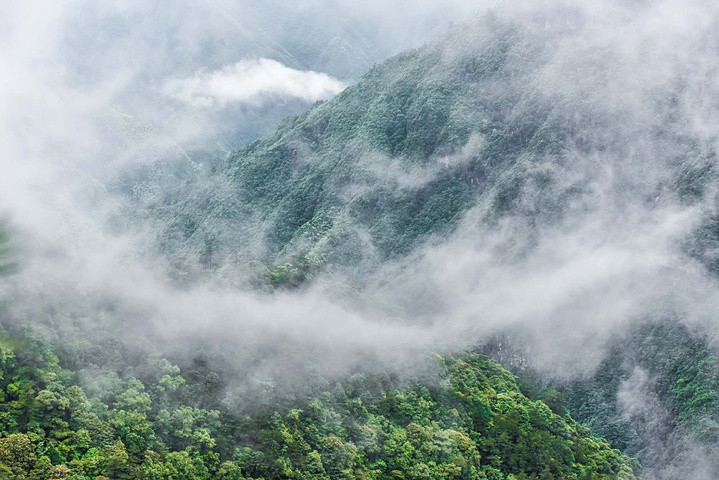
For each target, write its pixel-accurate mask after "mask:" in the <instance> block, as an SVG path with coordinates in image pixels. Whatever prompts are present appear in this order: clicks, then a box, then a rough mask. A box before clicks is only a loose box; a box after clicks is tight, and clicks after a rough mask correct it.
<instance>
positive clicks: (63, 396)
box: [0, 2, 719, 480]
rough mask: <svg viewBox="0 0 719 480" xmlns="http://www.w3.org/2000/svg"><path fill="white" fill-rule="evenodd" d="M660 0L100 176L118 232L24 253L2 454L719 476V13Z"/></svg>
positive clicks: (439, 50)
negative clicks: (668, 7)
mask: <svg viewBox="0 0 719 480" xmlns="http://www.w3.org/2000/svg"><path fill="white" fill-rule="evenodd" d="M558 3H559V2H558ZM629 4H630V6H620V7H617V8H618V10H617V11H615V10H610V11H609V12H608V13H611V14H612V15H615V16H611V15H609V16H608V17H607V18H605V17H603V16H601V15H596V11H595V10H592V9H591V8H590V9H589V10H585V9H582V8H580V7H574V6H567V5H564V4H562V5H560V6H557V7H556V8H549V7H547V8H544V9H543V8H538V9H537V10H533V9H531V8H528V9H527V10H523V9H519V10H517V11H515V10H512V9H511V8H509V7H507V8H506V9H505V7H504V6H503V5H502V6H499V7H497V8H495V9H493V10H492V11H490V12H489V13H487V14H485V15H482V16H479V17H477V18H474V19H471V20H468V21H467V22H465V23H461V24H456V25H453V26H452V27H451V28H450V29H449V31H448V32H447V33H446V34H445V35H444V36H443V37H441V38H440V39H438V40H437V41H434V42H432V43H429V44H426V45H424V46H421V47H419V48H416V49H414V50H411V51H407V52H405V53H402V54H400V55H398V56H396V57H393V58H391V59H389V60H388V61H386V62H384V63H382V64H380V65H377V66H374V67H373V68H371V69H370V70H369V71H368V72H367V73H366V74H365V75H364V76H363V77H362V78H361V79H360V81H358V82H357V83H356V84H354V85H351V86H350V87H348V88H346V89H345V90H343V91H342V92H341V93H340V94H338V95H337V96H336V97H335V98H333V99H332V100H329V101H325V102H318V103H317V104H315V105H314V106H313V107H312V108H310V109H309V110H308V111H307V112H305V113H304V114H302V115H300V116H297V117H292V118H288V119H286V120H284V121H283V123H282V124H281V125H280V126H279V127H278V129H277V131H276V132H275V133H274V134H273V135H271V136H269V137H266V138H264V139H261V140H258V141H256V142H254V143H252V144H250V145H248V146H246V147H244V148H242V149H240V150H238V151H235V152H233V153H231V154H230V155H229V156H228V157H227V159H226V160H225V161H224V162H222V163H221V164H217V165H215V166H214V168H213V169H212V171H211V172H207V174H205V173H206V172H204V171H201V170H198V171H193V172H190V173H188V172H187V171H184V170H183V171H175V170H174V169H175V168H178V165H184V164H183V163H182V162H184V160H185V159H183V160H181V161H179V162H178V163H173V162H169V163H168V161H167V159H161V161H158V162H157V163H154V164H153V163H148V164H143V165H141V167H139V168H132V169H129V171H128V170H123V171H122V172H121V173H120V174H118V175H117V176H115V177H113V178H112V181H110V182H108V183H107V184H106V185H102V186H101V188H100V187H97V186H95V185H94V184H93V186H92V189H93V190H92V193H93V195H88V196H87V198H89V200H85V201H87V203H92V201H93V200H94V199H95V198H99V197H100V195H99V194H98V195H97V196H94V194H95V191H96V190H102V191H103V192H104V193H105V192H106V193H107V195H108V196H109V198H111V199H112V202H113V203H112V205H111V207H109V208H107V211H108V212H109V213H108V216H109V221H107V222H102V223H101V224H100V227H99V228H97V230H98V232H95V231H94V230H92V234H93V235H95V236H92V235H88V236H87V237H83V236H82V235H79V234H78V235H77V236H78V237H79V238H80V241H77V242H74V236H75V234H76V232H71V233H70V234H68V235H66V236H64V237H62V238H61V239H60V240H58V241H57V244H54V243H53V242H52V241H47V240H46V238H44V239H43V240H45V241H46V243H42V242H37V243H33V242H27V248H28V249H29V250H31V251H33V252H35V253H36V255H35V257H31V258H28V259H27V261H26V262H24V263H23V256H22V255H20V256H19V258H18V259H16V258H14V257H13V260H12V261H11V262H10V261H8V262H3V261H2V259H0V269H1V270H2V271H3V273H13V272H14V271H16V270H19V272H20V273H19V274H18V275H17V276H11V277H2V278H1V279H0V281H1V282H3V285H2V288H1V289H0V290H1V291H2V293H3V298H2V302H3V303H1V304H0V308H2V310H0V323H1V326H2V330H0V338H1V341H0V360H1V362H2V364H1V366H0V367H1V368H0V370H2V375H0V389H1V390H0V396H2V401H1V402H0V430H1V431H0V437H1V438H0V467H1V468H0V470H1V473H0V478H3V477H2V476H3V475H4V476H5V477H6V478H18V479H21V478H68V479H103V478H128V479H130V478H132V479H134V478H148V479H165V478H167V479H205V478H224V479H248V480H249V479H255V480H259V479H264V480H269V479H315V478H319V479H330V478H331V479H349V478H356V479H385V478H392V479H406V480H410V479H417V480H419V479H485V478H486V479H490V480H499V479H507V480H509V479H514V480H519V479H525V478H527V479H528V478H537V479H539V478H541V479H549V478H557V479H559V478H570V479H595V478H597V479H602V478H606V479H630V478H638V477H643V478H659V479H664V478H666V479H671V478H698V479H704V478H707V479H710V478H715V477H716V476H717V475H719V460H718V459H719V457H718V456H717V453H719V452H717V445H719V361H717V358H718V357H717V346H716V345H717V344H716V332H717V322H716V320H715V319H714V318H713V317H714V314H713V312H714V311H715V302H716V300H715V299H717V298H719V290H718V289H717V286H716V274H717V264H718V263H717V248H716V246H717V242H719V228H717V225H718V223H717V221H716V218H717V214H716V205H717V203H716V195H717V191H719V190H717V186H718V185H719V183H718V182H719V176H718V175H717V171H716V166H715V164H716V154H717V145H719V144H718V143H717V138H718V137H717V135H716V131H715V129H714V128H713V127H714V126H715V125H717V124H719V115H717V114H716V105H715V103H714V102H713V99H715V98H719V91H717V85H716V82H715V78H716V76H715V74H716V71H719V70H718V69H719V62H716V61H715V57H716V51H719V49H718V47H719V37H717V35H716V32H717V31H719V30H717V29H716V28H715V27H716V24H715V23H716V22H715V21H713V20H707V21H706V22H704V23H701V24H699V23H697V24H696V25H695V24H692V22H689V21H686V22H680V21H677V22H676V23H674V24H672V25H674V29H671V28H667V30H666V31H665V30H661V31H660V30H657V29H655V28H654V27H655V25H656V24H657V22H658V23H659V24H661V25H665V24H667V25H668V24H669V23H668V22H666V12H664V11H663V10H662V11H661V12H659V13H656V12H654V11H653V10H652V7H651V6H650V5H645V2H629ZM635 4H636V5H635ZM624 8H627V9H629V10H624ZM631 9H636V10H631ZM647 12H649V13H647ZM634 14H636V15H634ZM660 14H661V15H660ZM701 17H702V18H704V17H708V16H706V15H702V16H701ZM657 19H660V20H661V22H659V21H658V20H657ZM692 20H696V19H695V17H692ZM662 22H664V23H662ZM687 25H691V27H688V26H687ZM608 27H612V28H608ZM686 52H690V53H686ZM89 183H92V182H89ZM83 193H86V192H83ZM80 196H81V195H80ZM103 213H105V212H103ZM44 233H46V232H44ZM12 234H13V235H17V237H18V238H20V239H22V238H23V235H24V234H25V233H24V232H22V231H18V232H14V231H13V232H12ZM11 236H12V235H11ZM46 237H49V238H53V237H54V234H53V232H51V233H50V234H46ZM8 238H9V237H8ZM53 240H54V238H53ZM18 243H20V244H21V243H22V240H20V241H19V242H18ZM6 245H7V246H6ZM58 245H60V246H58ZM128 245H129V247H128ZM23 246H24V245H23ZM13 248H15V247H14V246H13V245H12V244H11V243H8V240H7V239H6V236H5V233H0V255H3V253H4V252H5V251H6V250H7V251H12V250H13ZM33 249H34V250H33ZM497 338H501V339H502V341H501V342H500V343H497V341H496V339H497ZM476 351H483V352H485V353H486V354H487V356H484V355H479V354H473V353H467V352H476ZM435 352H440V353H439V354H436V353H435ZM510 372H511V373H510ZM634 458H636V460H634Z"/></svg>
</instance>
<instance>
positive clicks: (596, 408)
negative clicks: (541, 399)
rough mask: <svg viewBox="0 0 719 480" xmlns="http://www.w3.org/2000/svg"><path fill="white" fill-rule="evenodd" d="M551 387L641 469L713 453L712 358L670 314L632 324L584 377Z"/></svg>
mask: <svg viewBox="0 0 719 480" xmlns="http://www.w3.org/2000/svg"><path fill="white" fill-rule="evenodd" d="M556 388H558V389H560V390H562V392H563V395H562V397H563V399H564V402H565V404H566V406H567V407H568V408H569V410H570V411H571V412H572V414H573V415H575V418H577V419H578V420H579V421H581V422H582V423H583V424H585V425H587V426H589V427H590V428H591V430H592V431H593V432H594V433H595V434H596V435H601V436H603V437H606V438H607V439H609V440H610V441H611V443H612V445H613V446H614V447H616V448H620V449H621V450H622V451H624V452H626V453H627V454H630V455H633V456H637V457H639V458H640V459H641V461H642V465H643V467H645V468H646V469H647V470H648V471H651V470H654V469H656V470H657V471H658V472H662V471H665V470H667V471H671V470H670V468H674V467H676V468H681V467H686V466H687V465H686V464H689V466H692V467H693V466H694V465H692V464H696V463H700V462H706V461H707V459H715V458H717V455H719V450H718V446H719V358H717V356H716V353H715V351H714V350H713V348H712V347H711V346H710V344H709V343H708V341H707V339H706V338H704V337H703V336H702V335H701V334H699V333H697V332H692V331H691V330H690V329H688V328H687V327H686V326H684V325H682V324H680V323H677V322H676V321H663V322H656V323H647V324H643V325H640V326H638V327H637V328H635V329H634V331H632V333H631V335H628V336H627V337H626V338H623V339H621V340H618V341H616V342H614V344H613V348H612V350H611V351H610V352H609V354H608V355H607V357H606V358H605V359H604V361H603V362H602V364H601V365H600V367H599V368H598V370H597V372H596V373H595V374H594V375H593V376H592V377H591V378H590V379H587V380H577V381H574V382H571V383H570V384H564V385H558V386H556ZM626 389H628V392H627V396H626V397H623V396H622V391H625V390H626ZM623 403H624V404H623ZM683 464H684V465H683ZM650 469H651V470H650ZM658 476H661V475H658ZM662 478H663V477H662Z"/></svg>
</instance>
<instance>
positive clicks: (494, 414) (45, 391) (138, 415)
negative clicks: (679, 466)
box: [0, 338, 636, 480]
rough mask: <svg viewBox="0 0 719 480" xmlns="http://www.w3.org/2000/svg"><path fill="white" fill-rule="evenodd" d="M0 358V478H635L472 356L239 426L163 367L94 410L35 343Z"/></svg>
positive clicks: (326, 395)
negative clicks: (430, 381)
mask: <svg viewBox="0 0 719 480" xmlns="http://www.w3.org/2000/svg"><path fill="white" fill-rule="evenodd" d="M0 353H1V355H0V357H1V359H2V361H1V363H0V370H1V373H2V378H1V379H0V387H1V392H2V395H3V397H4V398H3V402H2V403H1V404H0V435H2V438H0V475H1V477H2V478H8V479H46V478H57V479H61V478H67V479H78V480H80V479H96V480H97V479H102V478H114V479H123V478H126V479H209V478H219V479H235V480H240V479H245V478H246V479H251V478H255V479H259V478H264V479H267V480H269V479H275V478H276V479H283V478H284V479H349V478H356V479H370V478H395V479H407V480H410V479H504V478H507V479H509V478H513V479H519V478H576V479H585V478H586V479H588V478H607V479H609V478H627V479H631V478H634V470H635V469H636V465H635V464H634V463H633V462H632V461H631V460H629V459H627V458H626V457H623V456H622V455H621V454H620V453H619V452H618V451H617V450H613V449H611V448H610V447H609V444H608V443H607V442H606V441H605V440H602V439H600V438H596V437H593V436H591V435H589V433H588V431H587V429H586V428H584V427H581V426H580V425H579V424H577V423H576V422H575V421H574V420H572V419H571V418H570V417H569V416H559V415H557V414H555V413H553V412H552V411H551V410H550V409H549V407H547V405H546V404H544V403H543V402H541V401H539V400H532V399H530V398H527V397H525V396H524V395H523V394H522V393H521V392H520V390H519V387H518V386H517V383H516V379H515V377H514V376H513V375H511V374H510V373H509V372H507V371H506V370H504V369H502V368H501V367H499V366H498V365H497V364H495V363H494V362H492V361H490V360H488V359H486V358H485V357H481V356H477V355H467V356H464V357H457V358H451V357H448V358H441V357H437V366H438V369H439V372H440V375H441V378H442V379H441V381H440V382H439V383H437V384H435V385H434V386H432V387H431V388H430V387H428V386H423V385H420V384H414V385H404V386H402V385H392V384H391V382H390V383H387V382H386V381H383V380H382V379H381V378H379V377H377V376H372V375H360V374H358V375H355V376H353V377H352V378H350V379H349V380H348V381H347V382H345V383H344V384H341V385H336V386H335V387H334V388H333V389H332V390H331V391H325V392H321V393H319V394H318V395H317V396H316V397H315V398H313V399H310V400H309V401H307V402H305V403H304V404H303V405H300V406H299V407H300V408H294V409H290V410H285V411H275V412H274V413H271V414H257V415H255V416H253V417H250V418H245V419H244V420H243V419H241V418H237V417H233V416H232V413H231V412H230V411H228V410H225V411H223V412H220V411H216V410H207V409H202V408H197V407H192V406H189V405H188V404H187V403H185V402H188V403H193V402H194V401H196V400H195V399H194V398H193V397H194V396H195V395H197V394H198V393H197V391H196V390H192V389H191V388H190V387H191V385H188V382H187V379H186V377H187V378H191V377H192V375H191V374H189V373H187V372H186V373H185V374H184V376H183V374H182V372H180V370H179V369H178V368H177V367H175V366H173V365H172V364H170V363H169V362H167V361H165V360H163V361H160V362H159V364H158V365H159V367H158V368H159V372H158V374H157V375H156V377H157V378H156V380H155V381H154V383H151V384H147V385H145V384H143V383H142V382H140V381H139V380H137V379H136V378H134V377H133V376H131V375H128V376H125V378H123V379H122V381H121V384H120V385H119V388H117V390H116V392H115V393H114V395H112V397H111V398H109V399H107V400H105V401H102V400H100V399H99V398H88V397H87V395H86V394H85V391H84V390H83V389H82V388H81V387H80V386H78V385H77V384H76V378H77V377H76V375H75V374H73V373H72V372H70V371H68V370H65V369H63V368H62V367H61V366H60V365H59V364H58V359H57V357H56V356H55V355H54V354H53V353H52V352H51V351H50V350H49V349H47V348H45V347H44V346H43V344H42V343H41V342H38V341H36V340H32V339H29V338H25V339H20V340H9V339H4V340H3V341H2V345H1V347H0ZM194 375H196V374H194ZM192 382H194V380H192ZM238 425H239V426H241V427H240V428H238Z"/></svg>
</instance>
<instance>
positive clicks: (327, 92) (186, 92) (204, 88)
mask: <svg viewBox="0 0 719 480" xmlns="http://www.w3.org/2000/svg"><path fill="white" fill-rule="evenodd" d="M345 86H346V85H345V84H344V83H343V82H341V81H339V80H336V79H334V78H332V77H330V76H329V75H327V74H324V73H318V72H313V71H303V70H296V69H294V68H290V67H287V66H285V65H283V64H281V63H280V62H278V61H276V60H271V59H268V58H260V59H257V60H241V61H239V62H237V63H235V64H234V65H230V66H227V67H225V68H222V69H220V70H216V71H213V72H208V73H197V74H195V76H194V77H191V78H183V79H172V80H169V81H167V82H166V83H165V84H164V86H163V87H162V92H163V94H165V95H167V96H168V97H170V98H174V99H175V100H179V101H181V102H184V103H187V104H189V105H193V106H197V107H223V106H225V105H227V104H229V103H245V104H251V105H262V104H263V103H264V102H265V101H267V100H268V99H278V98H279V99H286V98H297V99H301V100H304V101H306V102H316V101H318V100H327V99H329V98H331V97H333V96H334V95H336V94H337V93H339V92H341V91H342V90H343V89H344V88H345Z"/></svg>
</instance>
